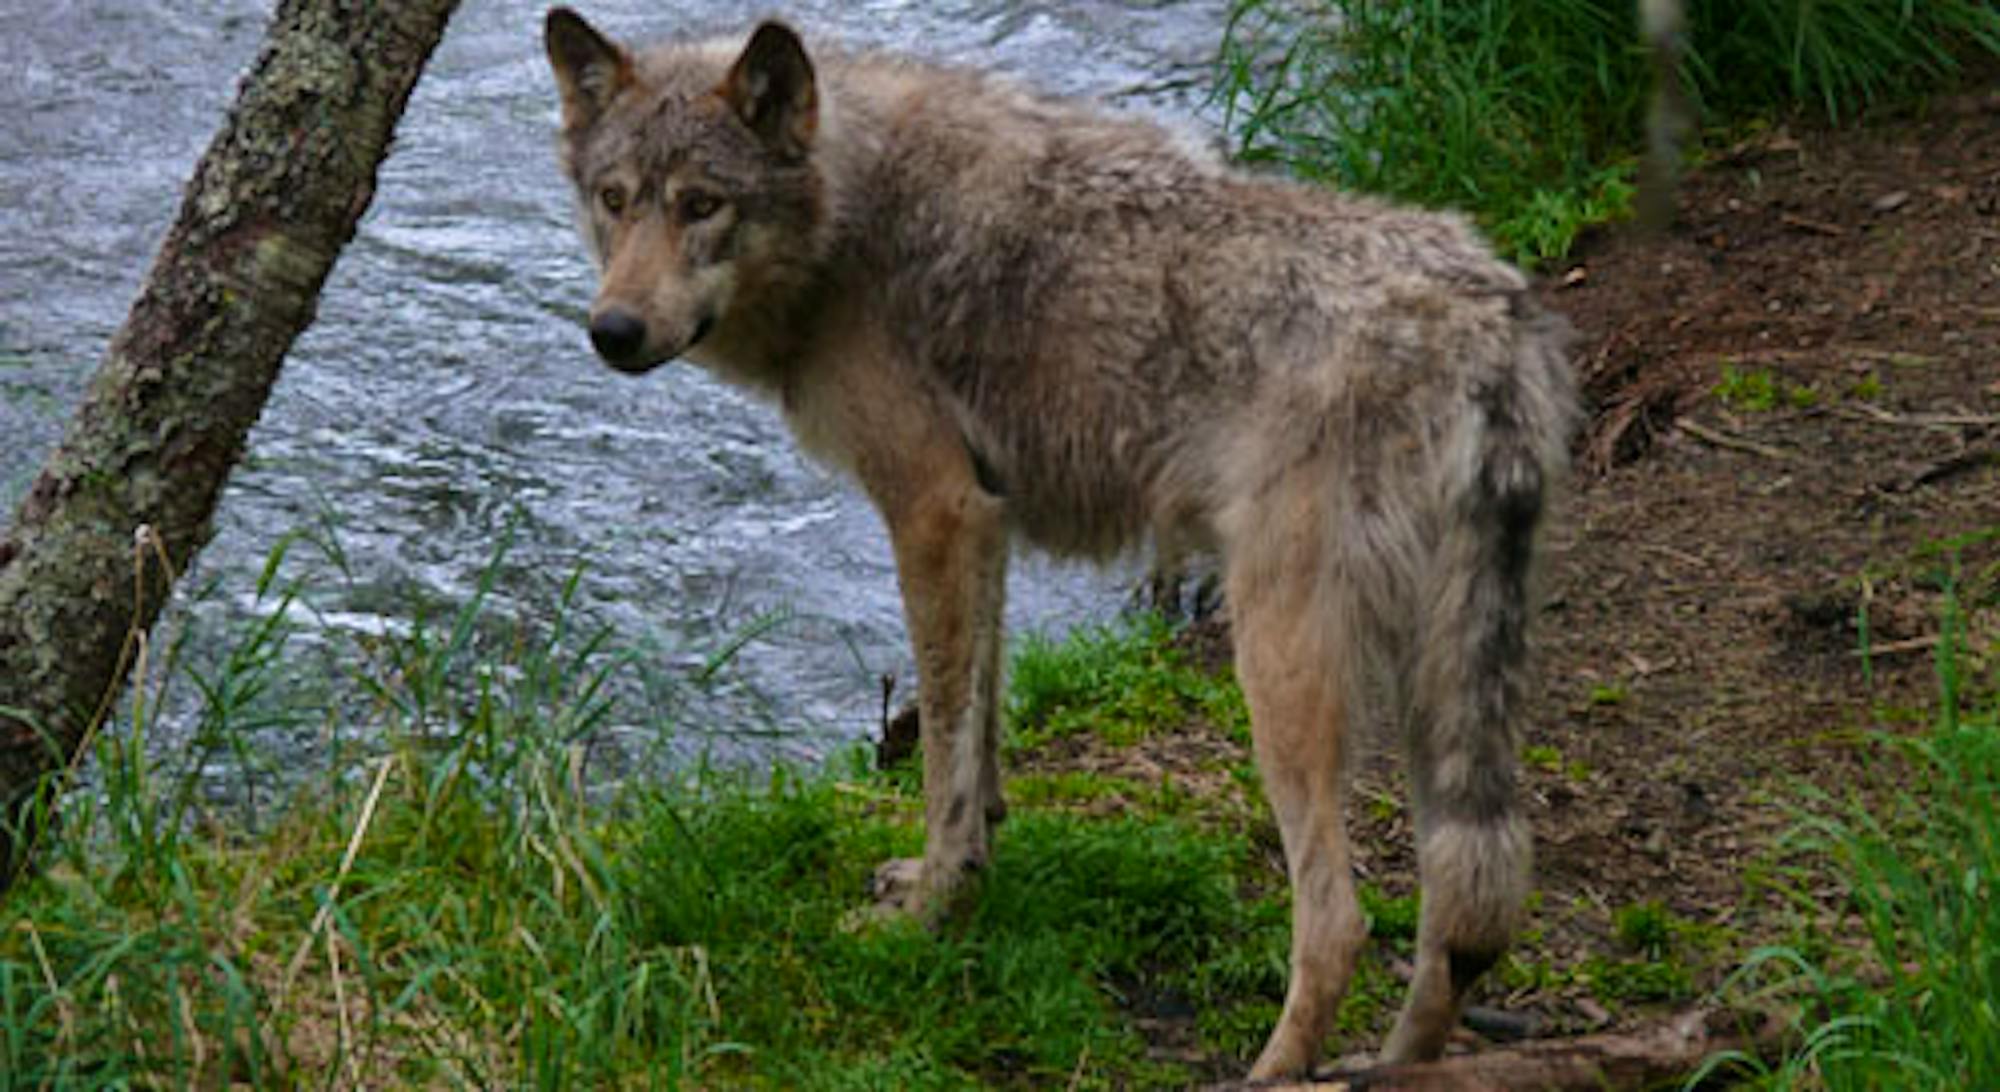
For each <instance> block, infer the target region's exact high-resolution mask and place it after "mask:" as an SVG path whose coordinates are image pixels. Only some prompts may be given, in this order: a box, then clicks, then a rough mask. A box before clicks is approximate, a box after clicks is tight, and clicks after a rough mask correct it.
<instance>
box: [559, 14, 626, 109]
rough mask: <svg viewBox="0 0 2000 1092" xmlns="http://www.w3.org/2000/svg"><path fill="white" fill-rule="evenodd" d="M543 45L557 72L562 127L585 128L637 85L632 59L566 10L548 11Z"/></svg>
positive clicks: (580, 18) (581, 18) (576, 15)
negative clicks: (624, 92)
mask: <svg viewBox="0 0 2000 1092" xmlns="http://www.w3.org/2000/svg"><path fill="white" fill-rule="evenodd" d="M542 43H543V44H544V45H546V46H547V47H548V51H549V65H550V66H551V67H553V68H554V69H555V71H556V90H557V91H558V92H560V93H561V95H562V108H563V127H564V128H567V129H585V128H588V127H589V126H590V124H591V123H592V122H594V121H596V120H597V118H598V115H600V114H602V113H604V110H605V108H606V107H608V106H610V105H611V103H612V100H614V99H616V98H617V97H618V95H619V93H620V92H622V91H624V90H625V89H626V88H628V87H631V86H632V85H633V83H635V82H636V78H635V77H634V76H633V74H632V58H631V57H629V56H627V55H626V53H625V51H624V50H622V49H620V48H618V46H616V45H615V44H613V43H612V42H611V40H610V39H608V38H606V37H605V36H604V35H602V34H599V33H597V31H596V30H595V29H594V28H592V27H591V25H590V24H589V23H586V22H584V21H583V16H581V15H578V14H577V13H576V12H573V11H571V10H569V9H568V8H551V9H549V16H548V21H547V22H545V23H544V24H543V26H542Z"/></svg>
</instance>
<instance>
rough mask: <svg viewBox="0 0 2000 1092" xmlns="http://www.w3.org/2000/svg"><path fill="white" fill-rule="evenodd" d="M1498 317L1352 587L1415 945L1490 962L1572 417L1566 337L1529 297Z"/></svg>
mask: <svg viewBox="0 0 2000 1092" xmlns="http://www.w3.org/2000/svg"><path fill="white" fill-rule="evenodd" d="M1511 312H1512V313H1511V315H1510V319H1511V321H1510V322H1509V323H1508V324H1507V328H1506V330H1507V332H1506V333H1505V334H1503V335H1497V336H1496V334H1495V331H1494V330H1492V329H1491V328H1488V329H1486V330H1482V331H1480V332H1479V335H1478V336H1475V337H1472V338H1470V339H1469V340H1470V342H1471V344H1468V345H1466V346H1465V348H1466V351H1467V353H1468V355H1469V356H1470V359H1462V360H1460V361H1458V362H1457V363H1458V365H1459V369H1460V370H1458V372H1457V374H1458V376H1459V382H1458V383H1457V384H1455V385H1454V387H1453V389H1452V390H1451V391H1450V392H1449V394H1448V395H1447V397H1448V399H1449V404H1438V405H1431V406H1427V407H1420V408H1419V409H1418V410H1417V412H1420V413H1428V414H1429V415H1430V424H1431V428H1430V430H1429V437H1428V443H1427V444H1425V445H1424V448H1425V454H1424V455H1422V456H1421V458H1422V459H1423V461H1424V462H1425V463H1426V464H1427V465H1425V466H1424V467H1423V468H1422V469H1421V470H1419V471H1417V472H1416V473H1405V474H1402V475H1399V477H1400V478H1401V480H1403V481H1406V482H1413V483H1414V482H1421V483H1422V484H1421V485H1419V486H1418V489H1419V491H1420V494H1421V495H1419V496H1413V497H1410V498H1409V501H1408V503H1409V505H1410V510H1409V512H1408V516H1407V518H1404V519H1400V520H1396V521H1394V526H1395V527H1396V528H1397V534H1396V536H1395V537H1396V538H1399V539H1400V541H1384V540H1382V539H1381V538H1380V537H1377V538H1376V539H1375V541H1374V542H1372V543H1369V544H1367V548H1368V550H1369V552H1370V553H1371V554H1372V555H1373V556H1372V557H1370V558H1368V559H1366V560H1364V561H1363V562H1362V563H1360V564H1356V565H1355V566H1354V569H1355V570H1356V571H1355V572H1354V574H1353V575H1354V576H1357V577H1360V578H1362V580H1363V581H1366V583H1364V584H1363V585H1361V586H1357V587H1354V588H1353V593H1354V594H1355V595H1356V596H1358V597H1359V598H1361V599H1362V600H1364V601H1365V602H1366V606H1365V608H1364V609H1365V611H1366V614H1367V616H1368V617H1367V619H1366V621H1367V622H1368V626H1367V629H1368V630H1370V631H1372V633H1373V634H1374V636H1375V638H1376V639H1377V640H1378V641H1379V646H1378V649H1377V651H1376V666H1377V669H1378V674H1379V676H1380V678H1381V681H1382V683H1383V684H1385V685H1384V688H1383V691H1378V693H1382V696H1383V697H1386V698H1388V699H1389V705H1390V707H1391V708H1390V710H1387V711H1388V712H1391V713H1393V719H1394V720H1395V722H1396V723H1397V725H1398V727H1400V729H1401V731H1402V732H1403V734H1404V738H1405V745H1406V747H1407V750H1408V754H1409V757H1410V779H1411V784H1412V787H1413V790H1414V793H1415V797H1416V799H1415V803H1416V814H1417V838H1418V848H1419V860H1420V868H1421V871H1422V881H1423V889H1424V917H1425V919H1426V930H1425V932H1426V934H1427V935H1430V936H1433V937H1435V938H1436V939H1437V940H1438V941H1439V942H1441V943H1442V944H1444V945H1445V946H1446V947H1447V948H1449V949H1450V950H1452V951H1455V952H1466V953H1491V954H1496V955H1497V953H1498V952H1499V951H1500V950H1501V949H1503V948H1504V947H1505V946H1506V944H1507V941H1508V937H1509V936H1511V934H1512V932H1513V931H1514V927H1515V925H1516V924H1517V918H1518V915H1519V912H1520V907H1521V905H1522V903H1523V901H1524V899H1525V896H1526V889H1527V883H1528V869H1529V836H1528V831H1527V826H1526V823H1525V821H1524V819H1523V818H1522V814H1521V811H1520V808H1519V804H1518V802H1517V799H1516V797H1517V793H1516V786H1515V781H1516V776H1515V751H1516V748H1517V746H1518V743H1519V738H1520V720H1521V705H1522V699H1523V696H1524V691H1525V690H1526V687H1527V682H1528V668H1527V642H1526V631H1527V628H1528V623H1529V619H1530V615H1531V613H1532V612H1533V610H1534V602H1533V596H1532V594H1531V582H1532V571H1531V570H1532V568H1533V564H1532V561H1533V555H1534V547H1535V539H1536V534H1537V529H1538V527H1539V524H1540V522H1541V519H1542V514H1543V510H1544V507H1545V505H1546V503H1547V501H1548V498H1549V495H1550V494H1551V492H1552V491H1553V490H1554V488H1555V487H1556V486H1557V485H1558V484H1559V482H1560V479H1561V477H1562V475H1563V473H1564V471H1565V468H1566V466H1567V464H1568V448H1569V440H1570V436H1571V432H1572V428H1573V422H1574V418H1575V391H1574V379H1573V377H1572V374H1571V372H1570V369H1569V365H1568V362H1567V360H1566V359H1565V356H1564V347H1565V344H1566V342H1567V340H1568V334H1567V329H1568V328H1567V325H1566V324H1565V323H1563V322H1562V320H1561V319H1559V318H1556V317H1555V316H1553V315H1549V314H1546V313H1544V312H1542V311H1541V310H1540V309H1539V308H1538V307H1536V306H1535V305H1534V304H1533V302H1532V301H1530V300H1529V299H1527V298H1526V296H1525V295H1520V296H1516V297H1514V298H1513V300H1512V304H1511ZM1440 393H1443V392H1440ZM1410 469H1414V468H1410ZM1377 526H1378V528H1379V527H1380V526H1381V525H1380V524H1379V523H1378V524H1377ZM1350 544H1351V545H1354V546H1360V545H1361V544H1359V543H1353V541H1352V540H1351V539H1350ZM1371 577H1372V578H1373V579H1371Z"/></svg>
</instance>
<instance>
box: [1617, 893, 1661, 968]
mask: <svg viewBox="0 0 2000 1092" xmlns="http://www.w3.org/2000/svg"><path fill="white" fill-rule="evenodd" d="M1673 924H1674V919H1673V915H1672V914H1670V913H1669V912H1668V911H1667V907H1666V904H1665V903H1662V902H1660V901H1659V900H1658V899H1652V900H1649V901H1647V902H1642V903H1635V904H1633V905H1631V906H1627V907H1624V908H1623V909H1620V910H1617V911H1615V912H1613V913H1612V915H1611V929H1612V932H1613V933H1614V934H1616V936H1617V937H1618V943H1620V944H1623V945H1624V946H1625V947H1627V948H1629V949H1631V950H1632V951H1635V952H1639V953H1641V954H1643V955H1645V956H1646V958H1648V959H1659V958H1662V957H1663V956H1665V955H1666V954H1667V950H1668V949H1669V948H1670V947H1672V945H1673V939H1674V938H1673Z"/></svg>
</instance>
